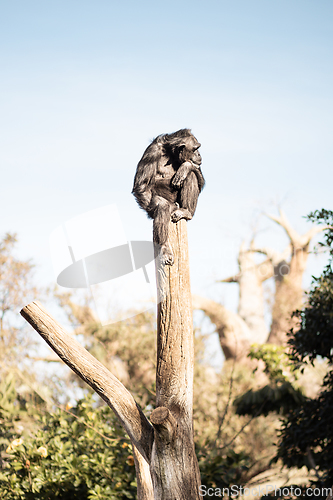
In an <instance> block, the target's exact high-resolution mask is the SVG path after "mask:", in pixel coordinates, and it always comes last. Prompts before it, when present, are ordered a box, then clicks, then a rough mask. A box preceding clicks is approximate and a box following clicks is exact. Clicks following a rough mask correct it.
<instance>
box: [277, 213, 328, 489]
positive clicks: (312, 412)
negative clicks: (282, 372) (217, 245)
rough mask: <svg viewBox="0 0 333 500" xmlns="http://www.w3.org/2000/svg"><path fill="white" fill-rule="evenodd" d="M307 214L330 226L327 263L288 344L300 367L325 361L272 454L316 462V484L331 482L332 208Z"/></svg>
mask: <svg viewBox="0 0 333 500" xmlns="http://www.w3.org/2000/svg"><path fill="white" fill-rule="evenodd" d="M309 218H310V219H311V220H313V221H317V222H319V223H326V224H328V225H329V226H331V228H330V229H328V230H327V231H326V234H325V244H326V246H327V247H328V248H329V251H330V259H329V263H328V265H327V266H326V268H325V269H324V272H323V274H322V276H321V277H320V278H317V279H315V280H314V283H313V287H312V290H311V291H310V292H309V295H308V304H307V306H306V307H305V308H304V309H303V310H302V311H300V312H298V313H297V314H298V315H299V317H300V320H301V327H300V329H299V331H297V332H291V334H290V340H289V344H290V346H291V349H292V355H293V358H294V360H295V361H296V363H298V364H302V365H303V366H305V364H306V363H312V364H313V362H314V360H315V359H316V358H317V357H318V356H321V357H323V358H326V359H327V360H328V361H329V372H328V373H327V375H326V376H325V378H324V380H323V384H322V388H321V391H320V393H319V395H318V396H317V397H316V398H314V399H308V400H306V401H304V402H303V404H302V405H300V406H299V407H298V408H296V409H294V410H293V411H291V412H290V413H289V415H288V416H287V418H286V420H285V421H284V423H283V425H282V428H281V441H280V444H279V448H278V454H277V456H278V457H279V458H281V459H282V460H283V462H284V463H285V464H286V465H288V466H289V467H290V466H295V465H296V466H297V467H302V466H303V465H306V466H307V467H308V468H313V466H314V465H315V466H316V470H317V475H318V482H317V483H316V485H317V486H327V487H330V486H331V485H332V484H333V469H332V464H333V451H332V450H333V413H332V408H333V366H332V362H333V271H332V264H333V228H332V226H333V212H332V211H327V210H321V211H320V212H319V211H317V212H315V213H313V214H310V216H309Z"/></svg>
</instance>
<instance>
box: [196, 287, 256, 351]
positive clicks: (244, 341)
mask: <svg viewBox="0 0 333 500" xmlns="http://www.w3.org/2000/svg"><path fill="white" fill-rule="evenodd" d="M193 307H194V309H201V310H202V311H203V312H204V313H205V314H206V315H207V316H208V317H209V319H210V320H211V322H212V323H214V325H215V326H216V331H217V333H218V335H219V339H220V343H221V347H222V350H223V353H224V356H225V358H226V359H227V360H228V359H237V360H240V359H243V358H245V357H246V356H247V353H248V351H249V348H250V345H251V332H250V330H249V328H248V326H247V325H246V323H245V321H243V320H242V318H240V316H239V315H238V314H235V313H234V312H232V311H229V310H228V309H226V308H225V307H224V306H222V304H219V303H218V302H215V301H214V300H210V299H206V298H205V297H200V296H199V295H193Z"/></svg>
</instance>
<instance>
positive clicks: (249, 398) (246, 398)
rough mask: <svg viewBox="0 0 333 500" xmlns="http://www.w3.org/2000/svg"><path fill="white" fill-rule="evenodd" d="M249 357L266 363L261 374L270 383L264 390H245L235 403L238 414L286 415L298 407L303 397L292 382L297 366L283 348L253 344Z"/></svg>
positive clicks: (303, 399)
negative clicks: (264, 374)
mask: <svg viewBox="0 0 333 500" xmlns="http://www.w3.org/2000/svg"><path fill="white" fill-rule="evenodd" d="M249 357H250V358H251V359H257V360H261V361H263V362H264V364H265V368H264V372H265V373H266V374H267V375H268V377H269V380H270V383H269V384H267V385H265V386H264V387H262V388H260V389H257V390H253V389H250V390H248V391H247V392H246V393H245V394H242V395H241V396H239V397H237V398H236V399H235V400H234V406H235V407H236V413H237V415H252V416H255V417H257V416H259V415H268V414H269V413H273V412H275V413H280V414H286V413H287V412H289V411H290V410H291V409H293V408H297V407H298V406H299V405H300V404H301V403H303V402H304V401H305V400H306V398H305V396H304V395H303V393H302V391H301V390H300V389H299V388H296V387H294V385H293V383H292V379H295V378H296V376H297V373H296V367H295V365H294V364H293V363H292V361H291V358H290V356H289V355H288V354H287V353H286V352H285V347H283V346H277V345H274V344H263V345H257V344H254V345H253V346H252V347H251V350H250V353H249Z"/></svg>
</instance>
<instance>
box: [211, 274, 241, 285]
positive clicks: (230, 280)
mask: <svg viewBox="0 0 333 500" xmlns="http://www.w3.org/2000/svg"><path fill="white" fill-rule="evenodd" d="M240 276H241V275H240V274H235V275H234V276H229V278H224V279H223V280H217V282H216V283H238V282H239V279H240Z"/></svg>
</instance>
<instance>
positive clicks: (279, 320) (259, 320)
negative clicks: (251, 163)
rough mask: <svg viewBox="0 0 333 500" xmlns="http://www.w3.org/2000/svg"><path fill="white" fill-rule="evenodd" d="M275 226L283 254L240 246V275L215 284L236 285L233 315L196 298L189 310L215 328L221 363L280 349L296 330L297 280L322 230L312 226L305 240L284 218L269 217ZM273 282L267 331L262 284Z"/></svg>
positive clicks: (281, 215) (299, 287)
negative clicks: (260, 349) (281, 234)
mask: <svg viewBox="0 0 333 500" xmlns="http://www.w3.org/2000/svg"><path fill="white" fill-rule="evenodd" d="M267 217H269V218H270V219H271V220H273V221H274V222H276V223H277V224H279V225H280V226H281V227H282V228H283V229H284V230H285V232H286V234H287V236H288V238H289V244H288V245H287V247H286V248H285V250H284V251H283V252H277V251H276V250H274V249H272V248H267V247H258V246H256V244H255V242H254V240H252V241H251V244H250V246H249V248H246V246H245V244H244V243H242V245H241V248H240V251H239V254H238V266H239V272H238V273H237V274H236V275H234V276H230V277H227V278H225V279H222V280H220V282H221V283H237V284H238V286H239V302H238V311H237V314H236V313H233V312H231V311H228V310H227V309H226V308H225V307H224V306H222V305H221V304H218V303H217V302H215V301H213V300H209V299H205V298H203V297H199V296H195V297H194V300H193V304H194V307H195V308H196V309H201V310H202V311H204V313H205V314H206V315H207V316H208V317H209V318H210V320H211V321H212V323H214V324H215V326H216V331H217V333H218V335H219V339H220V343H221V347H222V350H223V352H224V355H225V358H226V359H230V358H233V359H236V360H240V359H244V358H245V357H246V355H247V353H248V351H249V348H250V345H251V344H253V343H259V344H262V343H265V342H270V343H274V344H278V345H281V344H284V343H285V341H286V335H287V332H288V331H289V330H290V329H291V328H292V327H293V326H295V322H296V319H295V318H293V312H294V311H295V310H297V309H299V308H300V307H301V306H302V303H303V286H302V279H303V275H304V271H305V269H306V264H307V260H308V257H309V246H310V243H311V241H312V239H313V238H314V236H315V235H317V234H318V233H319V232H321V231H323V230H324V229H326V228H327V226H322V227H319V226H314V227H312V228H311V229H310V230H309V231H307V232H306V233H305V234H303V235H301V234H299V233H298V232H297V231H296V230H295V229H294V228H293V227H292V226H291V224H290V222H289V221H288V219H287V217H286V215H285V213H284V212H283V211H282V210H280V212H279V215H278V216H275V215H268V216H267ZM258 253H259V254H263V255H265V256H266V259H265V260H264V261H263V262H260V263H257V262H256V261H255V255H256V254H258ZM270 278H274V282H275V293H274V304H273V308H272V323H271V327H270V330H268V328H267V326H266V322H265V318H264V295H263V283H264V282H265V281H266V280H268V279H270Z"/></svg>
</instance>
